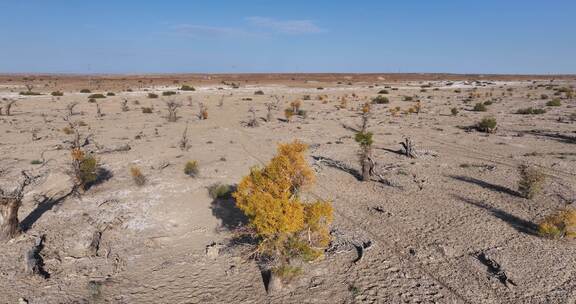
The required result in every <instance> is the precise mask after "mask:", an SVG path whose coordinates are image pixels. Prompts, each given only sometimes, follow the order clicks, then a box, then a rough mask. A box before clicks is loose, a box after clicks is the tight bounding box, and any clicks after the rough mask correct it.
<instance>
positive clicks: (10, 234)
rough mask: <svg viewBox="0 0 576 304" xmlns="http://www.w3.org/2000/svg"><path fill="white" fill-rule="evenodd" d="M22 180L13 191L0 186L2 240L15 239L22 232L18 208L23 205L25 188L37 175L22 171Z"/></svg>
mask: <svg viewBox="0 0 576 304" xmlns="http://www.w3.org/2000/svg"><path fill="white" fill-rule="evenodd" d="M22 176H23V178H22V180H21V181H20V182H19V185H18V186H17V187H16V188H15V189H14V190H12V191H10V192H7V191H4V190H3V189H1V188H0V217H1V218H0V220H1V221H0V240H1V241H6V240H10V239H13V238H14V237H16V236H17V235H18V234H19V233H20V226H19V223H20V222H19V221H18V209H20V206H22V198H23V197H24V190H25V189H26V187H28V185H30V184H31V183H32V182H33V180H34V179H35V177H31V176H29V175H28V174H27V173H26V172H25V171H22Z"/></svg>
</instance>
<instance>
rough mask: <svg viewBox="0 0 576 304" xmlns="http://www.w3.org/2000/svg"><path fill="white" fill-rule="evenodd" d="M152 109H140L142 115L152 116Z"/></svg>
mask: <svg viewBox="0 0 576 304" xmlns="http://www.w3.org/2000/svg"><path fill="white" fill-rule="evenodd" d="M152 110H153V109H152V107H142V113H144V114H152Z"/></svg>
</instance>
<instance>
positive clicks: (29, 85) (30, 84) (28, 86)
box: [24, 83, 34, 92]
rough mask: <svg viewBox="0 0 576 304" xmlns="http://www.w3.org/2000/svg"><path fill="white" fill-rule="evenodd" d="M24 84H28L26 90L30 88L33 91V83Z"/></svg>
mask: <svg viewBox="0 0 576 304" xmlns="http://www.w3.org/2000/svg"><path fill="white" fill-rule="evenodd" d="M24 86H26V90H28V92H32V89H33V88H34V85H33V84H32V83H27V84H25V85H24Z"/></svg>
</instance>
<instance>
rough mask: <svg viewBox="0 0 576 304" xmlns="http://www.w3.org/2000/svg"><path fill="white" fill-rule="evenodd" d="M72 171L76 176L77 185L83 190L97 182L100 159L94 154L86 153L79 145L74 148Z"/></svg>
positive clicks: (72, 152)
mask: <svg viewBox="0 0 576 304" xmlns="http://www.w3.org/2000/svg"><path fill="white" fill-rule="evenodd" d="M71 155H72V172H73V174H74V177H75V178H76V185H78V186H79V187H80V188H81V189H82V190H87V189H88V187H89V186H90V185H91V184H92V183H94V182H96V180H97V178H98V174H97V170H98V161H97V160H96V158H95V157H94V156H92V155H86V153H85V152H84V151H83V150H82V149H81V148H79V147H76V148H72V151H71Z"/></svg>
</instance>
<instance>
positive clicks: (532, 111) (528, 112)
mask: <svg viewBox="0 0 576 304" xmlns="http://www.w3.org/2000/svg"><path fill="white" fill-rule="evenodd" d="M544 113H546V110H545V109H535V108H532V107H528V108H522V109H518V110H517V111H516V114H521V115H537V114H544Z"/></svg>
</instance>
